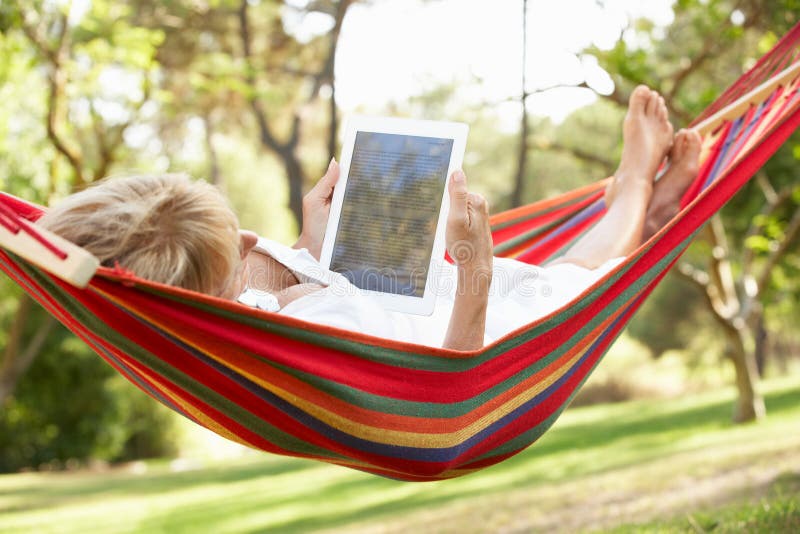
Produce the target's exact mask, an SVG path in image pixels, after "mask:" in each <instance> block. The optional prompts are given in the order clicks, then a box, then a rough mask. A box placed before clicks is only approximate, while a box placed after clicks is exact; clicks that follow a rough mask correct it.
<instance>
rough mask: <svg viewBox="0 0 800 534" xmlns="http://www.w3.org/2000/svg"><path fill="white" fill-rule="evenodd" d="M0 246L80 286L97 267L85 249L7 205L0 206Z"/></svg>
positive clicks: (93, 273)
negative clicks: (5, 206)
mask: <svg viewBox="0 0 800 534" xmlns="http://www.w3.org/2000/svg"><path fill="white" fill-rule="evenodd" d="M0 247H2V248H4V249H5V250H8V251H11V252H13V253H14V254H16V255H17V256H20V257H22V258H24V259H25V260H27V261H29V262H30V263H32V264H34V265H36V266H38V267H40V268H42V269H44V270H45V271H47V272H48V273H51V274H52V275H53V276H57V277H58V278H60V279H62V280H64V281H65V282H67V283H69V284H72V285H73V286H75V287H78V288H81V289H83V288H85V287H86V286H87V285H88V284H89V281H90V280H91V279H92V277H93V276H94V275H95V273H96V272H97V269H98V267H100V262H99V261H98V259H97V258H95V257H94V256H93V255H92V254H90V253H89V252H88V251H86V250H85V249H83V248H81V247H79V246H77V245H75V244H73V243H71V242H69V241H67V240H66V239H64V238H62V237H59V236H58V235H56V234H54V233H53V232H50V231H48V230H45V229H44V228H41V227H39V226H37V225H36V224H35V223H32V222H30V221H28V220H26V219H24V218H22V217H20V216H18V215H17V214H15V213H14V212H13V211H12V210H9V209H0Z"/></svg>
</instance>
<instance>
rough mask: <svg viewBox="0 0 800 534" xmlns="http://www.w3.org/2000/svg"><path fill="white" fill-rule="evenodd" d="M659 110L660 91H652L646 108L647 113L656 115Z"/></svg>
mask: <svg viewBox="0 0 800 534" xmlns="http://www.w3.org/2000/svg"><path fill="white" fill-rule="evenodd" d="M657 111H658V93H656V92H655V91H650V95H649V96H648V97H647V107H646V109H645V113H647V114H648V115H655V114H656V113H657Z"/></svg>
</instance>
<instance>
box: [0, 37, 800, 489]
mask: <svg viewBox="0 0 800 534" xmlns="http://www.w3.org/2000/svg"><path fill="white" fill-rule="evenodd" d="M798 42H800V25H799V26H797V27H795V28H794V29H793V30H791V31H790V32H789V33H788V34H787V35H786V36H785V37H784V38H783V39H782V40H781V41H780V42H779V43H778V44H777V45H776V46H775V48H774V49H773V50H772V51H771V52H770V53H768V54H767V55H766V56H765V57H763V58H762V59H761V60H759V62H757V63H756V65H755V66H754V67H753V68H752V69H751V70H750V71H749V72H748V73H746V74H745V75H744V76H743V77H742V78H741V79H740V80H739V81H737V82H736V83H735V84H734V85H733V86H732V87H731V88H730V89H728V90H727V91H726V92H725V93H724V94H723V95H722V96H721V97H720V98H719V99H718V101H716V102H715V103H714V104H712V105H711V106H710V107H709V108H708V109H707V110H706V111H705V112H704V113H703V114H702V115H700V116H699V117H698V119H697V121H696V122H695V125H696V126H698V127H700V128H701V129H705V130H706V132H705V133H706V135H705V137H704V142H703V149H702V153H701V168H700V173H699V175H698V178H697V179H696V180H695V182H694V183H693V185H692V186H691V187H690V188H689V190H688V191H687V193H686V195H685V197H684V199H683V202H682V206H683V207H682V209H681V211H680V213H679V214H678V215H677V216H676V217H675V218H674V219H673V220H672V221H670V222H669V223H668V224H667V225H666V226H665V227H664V228H663V229H661V230H660V231H659V232H658V233H657V234H656V235H655V236H653V238H651V239H650V240H649V241H648V242H647V243H645V244H643V245H642V246H641V247H640V248H639V249H638V250H637V251H635V252H634V253H633V254H632V255H631V256H630V257H629V258H627V259H626V261H624V262H623V263H622V264H620V265H619V266H618V267H617V268H615V269H614V270H613V271H611V272H610V273H609V274H608V275H606V276H605V277H604V278H603V279H601V280H599V281H598V282H597V283H596V284H594V285H593V286H592V287H590V288H588V289H587V290H586V291H585V292H584V293H583V294H582V295H581V296H579V297H578V298H577V299H576V300H575V301H573V302H572V303H570V305H567V306H565V307H563V308H561V309H559V310H557V311H556V312H554V313H553V314H551V315H549V316H547V317H544V318H542V319H540V320H538V321H536V322H534V323H532V324H530V325H527V326H524V327H521V328H519V329H518V330H516V331H514V332H511V333H510V334H508V335H507V336H505V337H503V338H502V339H500V340H498V341H496V342H494V343H492V344H491V345H489V346H487V347H484V348H483V349H481V350H478V351H473V352H457V351H451V350H446V349H439V348H432V347H424V346H420V345H414V344H410V343H400V342H395V341H388V340H383V339H379V338H375V337H372V336H367V335H364V334H360V333H356V332H347V331H343V330H339V329H336V328H332V327H327V326H323V325H316V324H310V323H306V322H304V321H301V320H297V319H293V318H291V317H286V316H283V315H280V314H275V313H269V312H263V311H260V310H255V309H251V308H246V307H243V306H241V305H239V304H237V303H234V302H229V301H224V300H220V299H216V298H213V297H209V296H205V295H200V294H197V293H192V292H189V291H185V290H181V289H179V288H174V287H169V286H164V285H161V284H156V283H152V282H147V281H144V280H141V279H138V278H136V277H135V276H134V275H133V274H132V273H129V272H126V271H125V270H123V269H119V268H117V269H108V268H102V267H101V268H99V269H97V273H96V275H95V276H94V277H93V278H91V280H90V281H89V283H88V286H87V287H86V288H79V287H76V286H74V285H71V284H69V283H66V282H64V281H63V280H61V279H60V278H59V277H58V276H56V275H55V274H54V273H57V269H48V268H43V267H42V266H41V265H38V266H37V264H36V263H35V262H32V261H29V260H26V259H23V257H22V256H20V255H18V254H16V253H14V252H11V250H8V249H6V250H0V268H1V269H2V270H3V271H5V272H6V273H7V274H8V276H10V277H11V278H12V279H13V280H15V281H16V282H17V283H18V284H19V285H20V286H21V287H22V288H23V289H24V290H25V291H27V292H28V293H30V294H31V296H32V297H33V298H34V299H36V300H37V301H38V302H39V303H40V304H41V305H42V306H44V307H45V308H46V309H47V310H48V311H49V312H50V313H52V314H53V315H54V316H55V317H56V318H57V319H58V320H59V321H61V322H62V323H64V324H65V325H66V326H67V328H69V329H70V330H72V331H73V332H74V333H75V334H76V335H77V336H78V337H79V338H81V339H82V340H83V341H84V342H86V343H87V344H88V345H89V346H90V347H91V348H92V349H93V350H95V351H96V352H97V353H98V354H99V355H100V356H101V357H103V358H104V359H105V360H106V361H107V362H108V363H109V364H111V365H112V366H113V367H114V368H115V369H116V370H117V371H119V372H120V373H121V374H122V375H124V376H125V377H126V378H127V379H128V380H130V381H131V382H132V383H133V384H135V385H136V386H137V387H139V388H140V389H142V390H143V391H145V392H146V393H147V394H149V395H150V396H152V397H153V398H155V399H156V400H158V401H160V402H162V403H164V404H165V405H167V406H169V407H170V408H172V409H173V410H175V411H176V412H178V413H180V414H182V415H184V416H185V417H187V418H189V419H191V420H192V421H194V422H196V423H198V424H200V425H203V426H205V427H207V428H209V429H211V430H213V431H214V432H216V433H218V434H220V435H222V436H224V437H227V438H229V439H231V440H234V441H237V442H239V443H243V444H245V445H248V446H250V447H254V448H257V449H261V450H264V451H267V452H271V453H275V454H283V455H287V456H296V457H304V458H310V459H314V460H320V461H325V462H330V463H334V464H338V465H343V466H347V467H350V468H354V469H359V470H363V471H367V472H370V473H374V474H377V475H382V476H386V477H391V478H396V479H402V480H410V481H425V480H438V479H444V478H452V477H456V476H461V475H464V474H467V473H471V472H474V471H477V470H479V469H483V468H485V467H487V466H490V465H493V464H496V463H498V462H500V461H502V460H504V459H506V458H508V457H510V456H512V455H514V454H517V453H518V452H520V451H521V450H523V449H525V448H526V447H528V446H529V445H531V444H532V443H533V442H534V441H536V439H538V438H539V437H540V436H541V435H542V434H543V433H544V432H545V431H546V430H547V429H548V428H549V427H550V426H551V425H552V424H553V423H554V422H555V420H556V419H557V418H558V416H559V415H560V414H561V412H562V411H563V410H564V409H565V407H566V406H567V405H568V403H569V401H570V400H571V398H572V397H573V396H574V394H575V392H576V391H577V390H578V388H579V387H580V386H581V384H582V383H583V382H584V381H585V380H586V378H587V377H588V375H589V374H590V373H591V371H592V370H593V369H594V367H595V366H596V365H597V364H598V363H599V361H600V359H601V358H602V356H603V354H604V353H605V352H606V350H607V349H608V347H609V346H610V345H611V343H612V342H613V341H614V340H615V339H616V337H617V336H618V335H619V333H620V332H621V330H622V329H623V328H624V326H625V325H626V324H627V322H628V321H629V320H630V318H631V316H632V315H633V313H634V312H635V311H636V309H637V308H638V307H639V306H640V305H641V303H642V302H643V300H644V299H645V298H646V297H647V295H648V294H649V293H650V292H651V291H652V290H653V289H654V288H655V286H656V285H657V284H658V282H659V281H660V280H661V279H662V278H663V277H664V276H665V274H666V273H667V272H668V270H669V268H670V267H671V266H672V265H673V264H674V263H675V262H676V261H677V260H678V258H679V257H680V255H681V253H682V252H683V251H684V250H685V248H686V247H687V246H688V245H689V243H690V242H691V240H692V239H693V237H694V235H695V234H696V233H697V231H698V230H699V228H700V227H701V226H702V225H703V224H704V222H705V221H707V220H708V219H709V218H710V217H711V216H712V215H713V214H714V213H716V212H717V211H718V210H719V209H720V208H721V207H722V206H723V205H724V204H725V202H726V201H727V200H729V199H730V198H731V196H733V195H734V194H735V193H736V191H738V190H739V189H740V188H741V187H742V186H743V185H744V184H745V183H746V182H747V180H748V179H749V178H750V177H752V176H753V174H754V173H755V172H756V171H757V170H758V169H759V168H760V167H761V165H763V164H764V162H765V161H766V160H767V159H768V158H769V157H770V156H771V155H772V154H773V153H774V152H775V150H777V148H778V147H779V146H780V145H781V144H782V143H783V142H784V141H785V140H786V139H787V138H788V137H789V136H790V135H791V134H792V132H793V131H794V130H795V129H796V128H797V127H798V126H800V80H798V76H797V73H798V69H797V67H798V65H800V63H798V57H799V56H800V54H798ZM787 69H793V70H788V72H789V74H786V73H787ZM765 80H766V83H765ZM720 117H722V118H720ZM703 121H706V122H705V125H704V124H703ZM606 184H607V180H603V181H600V182H597V183H595V184H591V185H588V186H585V187H582V188H579V189H576V190H574V191H571V192H568V193H565V194H563V195H560V196H557V197H555V198H552V199H547V200H543V201H540V202H536V203H534V204H531V205H528V206H524V207H521V208H516V209H513V210H509V211H507V212H503V213H500V214H497V215H495V216H493V217H492V220H491V222H492V231H493V237H494V240H495V244H496V249H495V252H496V254H497V255H500V256H507V257H514V258H517V259H518V260H520V261H525V262H528V263H543V262H546V261H547V260H550V259H553V258H555V257H558V255H560V254H562V253H563V251H564V250H566V248H568V247H569V245H570V244H571V243H572V242H574V241H575V240H576V239H578V238H579V237H580V236H581V235H582V234H583V233H584V232H585V231H587V230H588V228H590V227H591V226H592V225H593V224H594V223H596V222H597V220H598V219H599V218H600V217H602V215H603V213H604V211H605V207H604V205H603V191H604V188H605V185H606ZM0 207H2V211H0V214H2V218H1V219H0V222H2V225H0V232H4V231H6V232H9V233H13V232H12V230H11V229H17V231H18V232H19V228H20V225H19V224H18V223H19V221H20V220H21V221H25V222H27V221H29V220H30V221H33V220H35V219H36V218H37V217H38V216H39V215H40V214H41V212H42V209H41V208H40V207H38V206H35V205H33V204H30V203H27V202H25V201H23V200H21V199H18V198H15V197H13V196H11V195H7V194H0ZM9 213H10V214H11V215H8V214H9ZM4 229H5V230H4ZM0 235H2V234H0ZM52 246H53V247H55V248H57V249H60V248H61V247H60V245H56V244H52ZM70 256H71V253H70Z"/></svg>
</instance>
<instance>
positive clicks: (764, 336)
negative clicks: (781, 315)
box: [753, 313, 769, 378]
mask: <svg viewBox="0 0 800 534" xmlns="http://www.w3.org/2000/svg"><path fill="white" fill-rule="evenodd" d="M753 323H754V324H755V338H756V349H755V359H756V368H757V369H758V377H759V378H761V377H763V376H764V369H766V366H767V353H768V351H769V332H767V327H766V326H765V325H764V314H763V313H758V315H757V316H756V317H755V320H754V321H753Z"/></svg>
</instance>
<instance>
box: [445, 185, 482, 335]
mask: <svg viewBox="0 0 800 534" xmlns="http://www.w3.org/2000/svg"><path fill="white" fill-rule="evenodd" d="M449 194H450V213H449V214H448V217H447V229H446V234H445V242H446V243H447V252H448V253H450V257H451V258H453V261H454V262H455V264H456V265H457V266H458V287H457V289H456V295H455V302H454V303H453V312H452V315H451V316H450V324H449V326H448V328H447V334H446V336H445V340H444V345H443V346H444V348H448V349H455V350H476V349H479V348H481V347H483V338H484V333H485V331H486V308H487V306H488V302H489V287H490V286H491V282H492V262H493V259H494V257H493V256H492V233H491V229H490V228H489V206H488V204H487V203H486V200H485V199H484V198H483V197H482V196H480V195H477V194H475V193H470V192H469V191H467V179H466V176H464V173H463V172H462V171H456V172H454V173H453V176H452V178H451V180H450V184H449Z"/></svg>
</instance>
